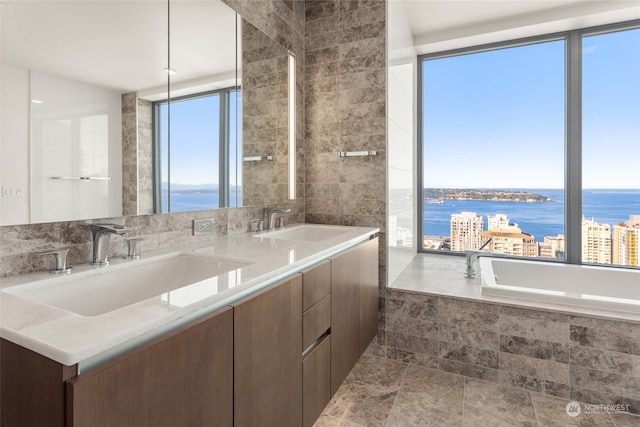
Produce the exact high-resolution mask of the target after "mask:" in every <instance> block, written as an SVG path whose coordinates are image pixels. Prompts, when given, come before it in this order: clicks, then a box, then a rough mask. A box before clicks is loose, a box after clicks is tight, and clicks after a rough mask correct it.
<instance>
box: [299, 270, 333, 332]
mask: <svg viewBox="0 0 640 427" xmlns="http://www.w3.org/2000/svg"><path fill="white" fill-rule="evenodd" d="M330 292H331V261H329V260H327V261H323V262H321V263H320V264H318V265H316V266H313V267H311V268H310V269H308V270H305V271H303V272H302V311H307V310H309V309H310V308H311V307H313V306H314V305H315V304H317V303H318V302H320V300H322V299H323V298H325V297H326V296H327V295H329V293H330ZM316 338H317V337H316Z"/></svg>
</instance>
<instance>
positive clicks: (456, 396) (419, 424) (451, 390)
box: [386, 366, 464, 427]
mask: <svg viewBox="0 0 640 427" xmlns="http://www.w3.org/2000/svg"><path fill="white" fill-rule="evenodd" d="M463 395H464V378H463V377H460V376H457V375H453V374H449V373H445V372H442V371H437V370H433V369H426V368H421V367H416V366H409V368H408V369H407V374H406V375H405V377H404V380H403V382H402V386H401V387H400V391H399V392H398V395H397V396H396V400H395V403H394V405H393V408H392V410H391V414H390V415H389V419H388V421H387V424H386V426H387V427H414V426H415V427H429V426H433V427H446V426H460V424H461V422H462V402H463Z"/></svg>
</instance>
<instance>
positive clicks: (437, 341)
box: [372, 255, 640, 414]
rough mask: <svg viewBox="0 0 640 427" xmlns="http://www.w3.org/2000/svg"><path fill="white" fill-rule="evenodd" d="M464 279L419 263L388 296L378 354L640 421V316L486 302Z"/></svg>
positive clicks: (446, 266)
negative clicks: (617, 407)
mask: <svg viewBox="0 0 640 427" xmlns="http://www.w3.org/2000/svg"><path fill="white" fill-rule="evenodd" d="M447 258H448V259H447ZM429 263H431V264H435V265H436V266H439V269H438V267H436V269H434V267H426V266H427V265H428V264H429ZM452 265H455V266H456V267H455V268H451V266H452ZM419 267H426V268H425V269H422V270H421V269H419ZM463 271H464V261H463V259H460V258H451V257H438V256H421V255H418V256H417V257H416V259H415V260H414V262H413V265H412V266H410V267H409V268H407V269H406V270H405V271H404V272H403V274H401V275H400V277H399V279H398V280H397V281H396V283H394V285H393V286H394V288H388V289H387V290H386V295H385V298H384V304H383V307H382V310H381V313H380V320H381V322H380V332H379V335H378V341H377V345H374V346H373V349H372V350H373V352H374V354H377V355H379V356H382V357H386V358H388V359H394V360H400V361H405V362H410V363H413V364H418V365H420V366H424V367H427V368H432V369H439V370H442V371H447V372H451V373H456V374H460V375H464V376H467V377H472V378H477V379H480V380H485V381H489V382H493V383H498V384H501V385H505V386H509V387H515V388H520V389H524V390H528V391H533V392H539V393H543V394H547V395H551V396H556V397H560V398H564V399H572V400H576V401H580V402H586V403H593V404H623V405H629V406H628V412H630V413H633V414H640V318H639V316H637V315H634V314H627V313H615V312H605V311H598V310H594V309H581V308H579V307H568V306H557V309H555V310H551V309H550V307H553V306H552V305H550V304H544V303H536V302H531V301H524V300H515V299H512V300H508V299H504V298H503V299H498V298H491V297H483V296H481V295H480V289H479V285H478V283H477V282H476V281H470V280H467V279H464V278H463V277H462V274H463ZM403 287H404V288H407V289H409V290H406V289H405V290H402V289H400V288H403ZM418 290H422V292H421V293H418V292H414V291H418ZM456 293H457V294H458V295H462V296H463V297H462V298H455V297H454V296H455V295H456Z"/></svg>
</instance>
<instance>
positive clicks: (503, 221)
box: [423, 212, 640, 266]
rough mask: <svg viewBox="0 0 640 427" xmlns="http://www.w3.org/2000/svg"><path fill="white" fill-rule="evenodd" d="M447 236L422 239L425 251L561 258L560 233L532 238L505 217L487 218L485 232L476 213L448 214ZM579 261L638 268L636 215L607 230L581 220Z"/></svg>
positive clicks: (638, 220)
mask: <svg viewBox="0 0 640 427" xmlns="http://www.w3.org/2000/svg"><path fill="white" fill-rule="evenodd" d="M450 231H451V234H450V236H449V237H448V238H447V237H438V236H423V247H424V248H425V249H436V250H451V251H458V252H464V251H465V250H467V249H472V250H473V249H478V248H480V247H481V246H482V245H483V243H486V245H485V246H484V247H483V250H486V251H490V252H501V253H505V254H507V255H512V256H524V257H539V258H552V259H559V260H564V259H565V237H564V234H558V235H557V236H544V241H542V242H536V241H535V237H534V236H533V235H531V234H527V233H525V232H523V231H522V230H521V229H520V228H519V227H518V225H517V224H514V223H511V222H510V221H509V218H508V217H507V215H505V214H496V215H488V216H487V230H484V224H483V218H482V216H480V215H477V214H476V212H461V213H459V214H453V215H451V222H450ZM582 261H583V262H585V263H592V264H615V265H629V266H640V215H631V216H630V217H629V220H628V221H626V222H621V223H619V224H616V225H614V226H613V227H611V226H610V225H609V224H600V223H598V222H597V221H596V220H595V219H593V218H592V219H586V218H583V219H582Z"/></svg>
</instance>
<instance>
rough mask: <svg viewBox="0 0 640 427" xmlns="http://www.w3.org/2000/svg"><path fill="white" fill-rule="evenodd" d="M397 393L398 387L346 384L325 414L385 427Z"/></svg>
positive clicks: (341, 387) (365, 424) (371, 426)
mask: <svg viewBox="0 0 640 427" xmlns="http://www.w3.org/2000/svg"><path fill="white" fill-rule="evenodd" d="M396 363H397V362H396ZM397 393H398V388H397V387H393V388H390V387H380V386H373V385H367V384H362V383H358V382H345V383H343V384H342V385H341V386H340V388H339V389H338V391H337V392H336V394H335V395H334V396H333V398H332V399H331V401H330V402H329V404H328V405H327V407H326V408H325V410H324V412H323V414H324V415H327V416H329V417H333V418H334V419H338V420H341V421H347V422H350V423H355V424H361V425H364V426H367V427H383V426H384V425H385V423H386V421H387V418H388V417H389V413H390V412H391V407H392V406H393V401H394V400H395V398H396V395H397Z"/></svg>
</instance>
